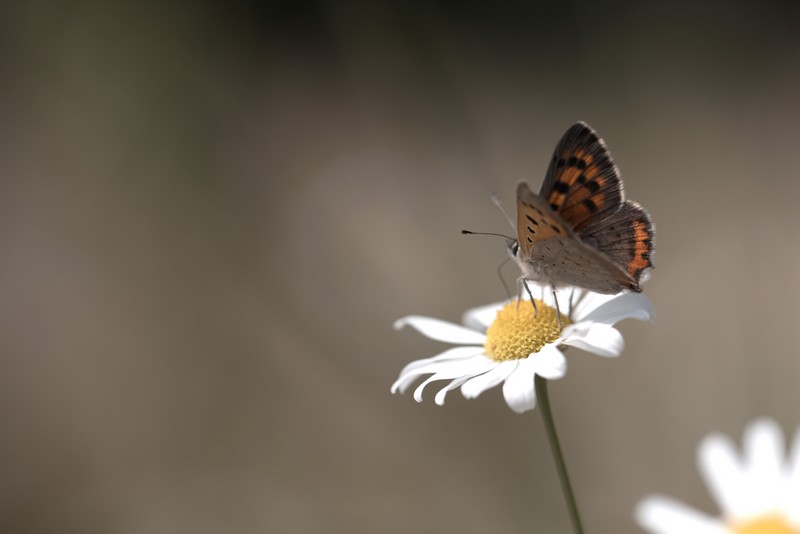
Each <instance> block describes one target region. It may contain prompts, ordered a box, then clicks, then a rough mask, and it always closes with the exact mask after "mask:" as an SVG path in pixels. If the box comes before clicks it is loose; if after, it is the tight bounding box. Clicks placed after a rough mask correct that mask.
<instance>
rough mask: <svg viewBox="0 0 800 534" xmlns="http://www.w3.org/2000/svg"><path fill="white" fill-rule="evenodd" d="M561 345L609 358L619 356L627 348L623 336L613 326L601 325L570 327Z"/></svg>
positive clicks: (584, 324) (589, 324)
mask: <svg viewBox="0 0 800 534" xmlns="http://www.w3.org/2000/svg"><path fill="white" fill-rule="evenodd" d="M559 343H563V344H564V345H569V346H572V347H577V348H579V349H582V350H585V351H587V352H593V353H595V354H597V355H599V356H607V357H614V356H619V355H620V354H622V350H623V349H624V348H625V340H624V339H623V338H622V334H620V333H619V331H618V330H617V329H616V328H614V327H613V326H609V325H606V324H600V323H577V324H572V325H569V326H568V327H566V328H565V329H564V334H563V337H562V339H561V340H560V341H559Z"/></svg>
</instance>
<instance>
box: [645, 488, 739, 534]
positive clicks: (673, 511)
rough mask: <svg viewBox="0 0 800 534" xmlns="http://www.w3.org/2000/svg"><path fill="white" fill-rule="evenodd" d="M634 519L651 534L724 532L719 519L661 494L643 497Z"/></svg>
mask: <svg viewBox="0 0 800 534" xmlns="http://www.w3.org/2000/svg"><path fill="white" fill-rule="evenodd" d="M635 516H636V521H637V522H638V523H639V525H640V526H641V527H642V528H644V529H646V530H648V531H650V532H651V533H652V534H726V533H728V532H729V531H728V529H727V528H726V527H725V525H723V523H722V522H721V521H720V520H719V519H715V518H712V517H709V516H707V515H706V514H704V513H702V512H700V511H698V510H695V509H694V508H690V507H689V506H686V505H685V504H683V503H681V502H679V501H676V500H674V499H671V498H669V497H663V496H653V497H648V498H646V499H644V500H643V501H641V502H639V504H638V505H637V506H636V511H635Z"/></svg>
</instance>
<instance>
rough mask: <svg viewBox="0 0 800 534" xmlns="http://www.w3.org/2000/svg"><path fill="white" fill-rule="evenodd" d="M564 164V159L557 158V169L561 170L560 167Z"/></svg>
mask: <svg viewBox="0 0 800 534" xmlns="http://www.w3.org/2000/svg"><path fill="white" fill-rule="evenodd" d="M565 163H566V161H564V158H558V163H556V165H557V166H558V167H559V168H561V167H563V166H564V164H565Z"/></svg>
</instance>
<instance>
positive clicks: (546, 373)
mask: <svg viewBox="0 0 800 534" xmlns="http://www.w3.org/2000/svg"><path fill="white" fill-rule="evenodd" d="M528 359H529V360H531V364H532V365H533V367H534V370H535V372H536V374H537V375H539V376H541V377H543V378H546V379H548V380H557V379H559V378H562V377H563V376H564V375H565V374H566V372H567V359H566V358H565V357H564V353H562V352H561V351H560V350H558V347H556V346H555V345H553V344H547V345H545V346H544V347H542V350H540V351H539V352H537V353H535V354H531V355H530V356H529V357H528Z"/></svg>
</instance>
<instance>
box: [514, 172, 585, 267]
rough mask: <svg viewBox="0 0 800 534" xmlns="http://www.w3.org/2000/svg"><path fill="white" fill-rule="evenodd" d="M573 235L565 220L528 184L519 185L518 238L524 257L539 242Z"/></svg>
mask: <svg viewBox="0 0 800 534" xmlns="http://www.w3.org/2000/svg"><path fill="white" fill-rule="evenodd" d="M567 236H573V233H572V232H571V231H570V230H569V228H568V227H567V225H566V224H564V221H562V220H561V219H560V218H559V217H558V215H556V214H555V213H554V212H553V211H552V210H551V209H550V208H549V207H548V206H547V203H546V202H544V201H543V200H542V199H541V198H540V197H538V196H536V195H535V194H534V193H533V191H531V190H530V188H529V187H528V184H526V183H525V182H520V183H519V184H518V185H517V238H518V240H519V249H520V254H521V256H522V257H524V258H527V257H529V256H530V250H531V248H533V247H534V245H536V244H537V243H541V242H542V241H546V240H548V239H552V238H553V237H567Z"/></svg>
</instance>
